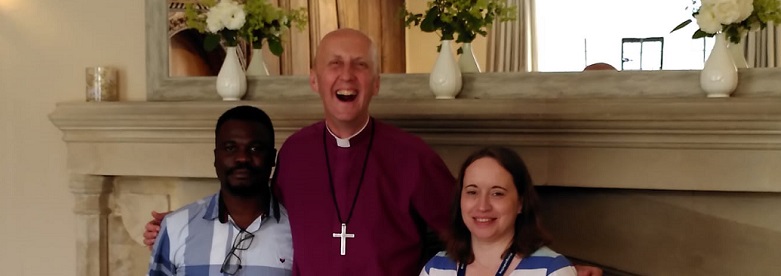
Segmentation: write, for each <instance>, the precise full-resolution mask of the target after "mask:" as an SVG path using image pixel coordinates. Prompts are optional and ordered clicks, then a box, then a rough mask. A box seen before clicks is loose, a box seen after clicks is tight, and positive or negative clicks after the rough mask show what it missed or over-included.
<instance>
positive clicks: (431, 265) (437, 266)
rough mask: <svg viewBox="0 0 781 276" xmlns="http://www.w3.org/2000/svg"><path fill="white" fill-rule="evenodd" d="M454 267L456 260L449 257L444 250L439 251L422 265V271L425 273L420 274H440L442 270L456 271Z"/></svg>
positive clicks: (455, 266)
mask: <svg viewBox="0 0 781 276" xmlns="http://www.w3.org/2000/svg"><path fill="white" fill-rule="evenodd" d="M456 268H457V265H456V262H455V261H453V260H452V259H450V258H449V257H448V256H447V253H445V251H440V252H439V253H437V255H435V256H434V257H431V259H430V260H428V262H427V263H426V265H425V266H423V272H425V273H426V274H421V275H432V276H433V275H441V274H442V273H443V272H448V271H456Z"/></svg>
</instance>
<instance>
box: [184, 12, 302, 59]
mask: <svg viewBox="0 0 781 276" xmlns="http://www.w3.org/2000/svg"><path fill="white" fill-rule="evenodd" d="M200 3H201V6H204V7H206V9H196V8H195V6H194V5H193V4H188V5H187V7H186V9H185V16H186V17H187V25H188V26H190V27H192V28H194V29H196V30H198V31H199V32H201V33H204V34H206V37H205V39H204V48H206V50H209V51H211V50H213V49H215V48H216V47H217V46H218V45H219V44H220V41H223V42H225V44H226V45H228V46H236V45H237V44H238V42H239V41H240V40H245V41H247V42H250V43H251V44H252V47H253V48H255V49H260V48H262V47H263V40H264V39H265V40H266V41H267V42H268V45H269V50H271V53H273V54H274V55H277V56H279V55H281V54H282V52H283V51H284V49H283V47H282V38H281V36H282V34H283V33H284V31H286V30H288V29H290V27H291V26H292V25H295V26H296V27H297V28H298V29H303V27H304V26H305V25H306V23H307V20H306V19H307V14H306V8H300V9H292V10H283V9H281V8H278V7H276V6H274V5H272V4H271V3H269V2H268V1H267V0H245V1H241V2H239V1H235V0H220V1H219V2H217V0H201V1H200Z"/></svg>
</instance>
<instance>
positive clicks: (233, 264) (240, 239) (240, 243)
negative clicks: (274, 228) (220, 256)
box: [220, 230, 255, 275]
mask: <svg viewBox="0 0 781 276" xmlns="http://www.w3.org/2000/svg"><path fill="white" fill-rule="evenodd" d="M253 239H255V235H254V234H252V233H250V232H247V231H244V230H241V232H239V234H237V235H236V238H235V239H234V240H233V247H232V248H231V250H230V251H229V252H228V255H227V256H225V261H223V262H222V267H220V273H226V274H228V275H235V274H236V273H238V272H239V270H240V269H241V257H239V254H238V252H236V251H237V250H247V249H249V246H250V244H252V240H253Z"/></svg>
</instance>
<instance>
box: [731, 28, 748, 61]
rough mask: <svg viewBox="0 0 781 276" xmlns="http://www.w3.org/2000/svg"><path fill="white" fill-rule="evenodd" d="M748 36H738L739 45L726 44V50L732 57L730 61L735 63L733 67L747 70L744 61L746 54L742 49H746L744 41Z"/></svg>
mask: <svg viewBox="0 0 781 276" xmlns="http://www.w3.org/2000/svg"><path fill="white" fill-rule="evenodd" d="M747 35H748V34H742V35H741V36H740V43H737V44H735V43H732V42H730V43H728V45H727V49H729V52H730V54H731V55H732V60H733V61H735V67H737V68H738V69H740V68H748V62H747V61H746V54H745V50H744V48H745V47H746V39H747Z"/></svg>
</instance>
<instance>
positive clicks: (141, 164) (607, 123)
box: [50, 98, 781, 192]
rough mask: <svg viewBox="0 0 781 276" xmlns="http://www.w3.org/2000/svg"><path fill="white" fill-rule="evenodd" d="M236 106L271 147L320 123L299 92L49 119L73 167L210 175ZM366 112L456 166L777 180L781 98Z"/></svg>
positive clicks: (700, 182) (666, 182) (647, 182)
mask: <svg viewBox="0 0 781 276" xmlns="http://www.w3.org/2000/svg"><path fill="white" fill-rule="evenodd" d="M237 104H250V105H255V106H258V107H260V108H262V109H264V110H265V111H266V112H268V113H269V115H270V116H271V118H272V120H273V122H274V124H275V128H276V130H277V132H278V135H277V137H278V140H277V144H278V145H280V144H281V143H282V141H284V139H285V138H287V137H288V136H289V135H290V134H291V133H292V132H294V131H296V130H297V129H299V128H301V127H303V126H305V125H308V124H310V123H313V122H315V121H317V120H319V119H320V118H322V106H321V103H320V102H319V101H318V100H314V99H305V100H297V101H265V102H259V101H258V102H254V101H245V102H103V103H60V104H58V105H57V108H56V110H55V111H54V112H53V113H52V114H51V116H50V119H51V120H52V122H53V123H54V124H55V125H56V126H57V127H58V128H60V129H61V130H62V131H63V139H64V140H65V142H66V143H67V145H68V166H69V168H70V169H71V171H72V172H73V173H75V174H83V175H120V176H170V177H208V178H212V177H214V171H213V167H212V153H211V149H212V148H213V137H214V136H213V131H214V130H213V129H214V124H215V122H216V118H217V117H218V116H219V115H220V114H221V113H222V112H223V111H225V110H227V109H228V108H230V107H231V106H234V105H237ZM372 114H373V116H375V117H377V118H379V119H383V120H385V121H387V122H389V123H391V124H394V125H397V126H399V127H401V128H403V129H405V130H407V131H409V132H412V133H414V134H416V135H419V136H420V137H422V138H423V139H424V140H425V141H427V142H428V143H429V144H431V145H432V147H434V148H435V149H436V150H437V151H438V152H439V153H440V154H441V155H442V156H443V158H444V159H445V160H446V161H447V162H448V165H449V166H451V169H453V170H455V167H457V166H458V164H459V162H460V161H461V159H462V158H463V157H464V156H465V154H467V153H468V151H470V150H472V149H474V148H475V147H478V146H481V145H488V144H497V145H506V146H512V147H515V148H517V149H518V150H519V152H521V153H522V154H523V155H524V158H525V159H526V160H527V162H529V166H530V168H531V170H532V173H533V177H534V178H535V179H536V182H537V183H538V184H539V185H557V186H573V187H598V188H629V189H663V190H664V189H667V190H708V191H755V192H779V191H781V183H776V182H774V181H771V180H772V179H781V171H779V170H777V169H775V168H774V166H775V165H774V164H781V151H780V150H779V149H781V101H777V100H769V99H768V98H729V99H707V98H666V99H647V98H646V99H641V98H624V99H620V98H614V99H610V98H599V99H523V100H517V99H516V100H506V99H457V100H433V99H431V100H428V99H426V100H422V99H415V100H377V101H375V102H374V103H373V104H372ZM681 168H685V170H682V169H681ZM735 183H740V185H735Z"/></svg>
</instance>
